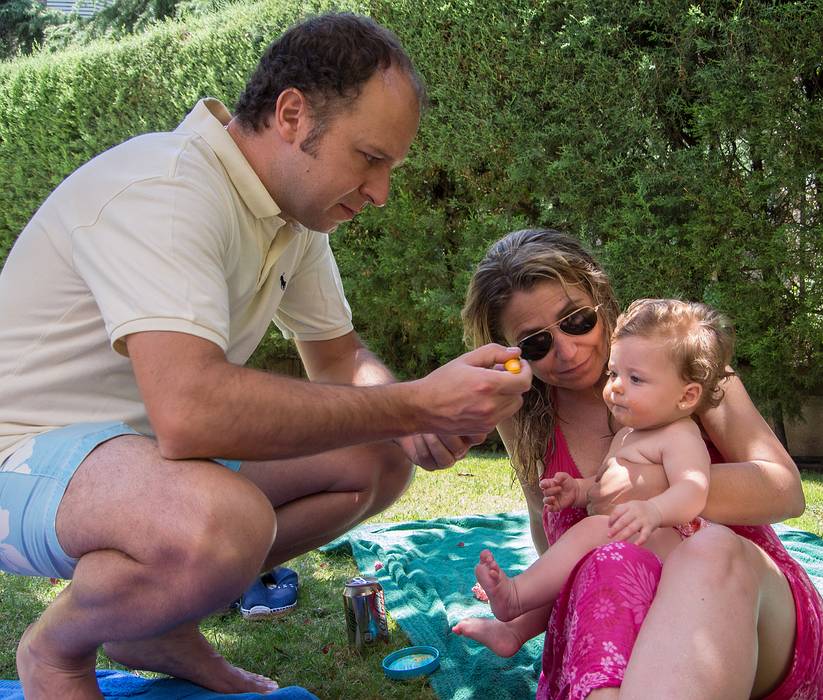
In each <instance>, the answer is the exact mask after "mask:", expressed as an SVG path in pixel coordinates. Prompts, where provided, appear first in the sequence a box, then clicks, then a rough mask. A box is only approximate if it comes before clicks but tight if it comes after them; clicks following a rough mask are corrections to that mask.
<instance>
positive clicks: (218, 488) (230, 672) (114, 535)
mask: <svg viewBox="0 0 823 700" xmlns="http://www.w3.org/2000/svg"><path fill="white" fill-rule="evenodd" d="M274 532H275V519H274V514H273V511H272V508H271V505H270V504H269V503H268V501H267V500H266V499H265V498H264V497H263V495H262V494H261V493H260V492H259V490H258V489H257V488H256V487H254V486H253V485H252V484H251V483H249V482H248V481H247V480H246V479H244V478H243V477H242V476H239V475H237V474H234V473H232V472H231V471H229V470H227V469H226V468H224V467H222V466H220V465H217V464H215V463H213V462H205V461H197V460H189V461H180V462H171V461H168V460H164V459H162V458H161V457H160V455H159V454H158V452H157V449H156V446H155V444H154V443H153V442H152V441H151V440H148V439H146V438H142V437H136V436H122V437H118V438H114V439H112V440H110V441H108V442H106V443H104V444H103V445H100V446H99V447H98V448H97V449H95V450H94V451H93V452H92V453H91V454H90V455H89V456H88V457H87V458H86V460H85V461H84V462H83V464H82V465H81V466H80V468H79V469H78V471H77V473H76V474H75V476H74V478H73V479H72V481H71V483H70V484H69V487H68V489H67V491H66V494H65V496H64V498H63V501H62V503H61V505H60V509H59V511H58V515H57V533H58V537H59V539H60V542H61V544H62V546H63V548H64V549H65V550H66V552H67V553H68V554H69V555H70V556H73V557H77V558H78V559H79V561H78V564H77V568H76V570H75V574H74V577H73V579H72V581H71V583H70V584H69V585H68V586H67V587H66V588H65V589H64V590H63V592H62V593H61V594H60V595H59V596H58V597H57V599H56V600H55V601H54V602H53V603H52V604H51V605H50V606H49V607H48V609H47V610H46V611H45V612H44V613H43V615H42V616H41V618H40V619H39V620H38V621H37V622H36V623H34V624H33V625H32V626H31V627H29V629H28V630H27V631H26V633H25V634H24V636H23V638H22V639H21V642H20V645H19V646H18V652H17V666H18V673H19V675H20V679H21V681H22V684H23V688H24V691H25V693H26V698H27V700H39V699H40V698H49V699H51V698H57V697H59V698H84V699H85V698H99V697H100V693H99V691H98V689H97V684H96V682H95V678H94V662H95V650H96V649H97V647H98V646H99V645H100V644H102V643H104V642H107V644H106V650H107V652H108V653H109V654H110V656H111V657H112V658H113V659H115V660H117V661H123V662H125V663H127V664H128V665H130V666H132V667H135V668H145V669H148V670H158V671H161V672H166V673H169V674H171V675H174V676H177V677H179V678H184V679H188V680H191V681H193V682H195V683H197V684H199V685H202V686H204V687H207V688H210V689H212V690H216V691H219V692H226V693H231V692H267V691H269V690H272V689H273V688H274V687H276V684H274V683H273V682H272V681H270V680H268V679H264V678H262V677H260V676H256V675H254V674H249V673H247V672H246V671H243V670H241V669H237V668H235V667H234V666H231V665H230V664H229V663H228V662H227V661H225V659H223V658H222V657H220V656H219V655H218V654H217V653H216V652H215V651H214V650H213V649H212V648H211V646H210V645H208V643H206V642H205V640H204V639H203V638H202V636H200V634H199V632H198V630H197V620H199V619H200V618H202V617H204V616H205V615H207V614H208V613H209V612H210V611H212V610H214V609H215V608H217V607H219V606H221V605H225V604H226V603H228V602H229V601H230V600H232V599H234V598H235V597H236V596H237V595H238V594H239V593H240V592H241V591H242V590H243V589H244V587H245V586H246V585H248V582H249V581H250V580H251V579H252V578H253V577H254V575H255V574H256V572H257V571H258V570H259V567H260V565H261V563H262V561H263V559H264V557H265V555H266V552H268V550H269V549H270V547H271V542H272V539H273V537H274ZM141 640H151V641H141Z"/></svg>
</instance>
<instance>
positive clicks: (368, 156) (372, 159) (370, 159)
mask: <svg viewBox="0 0 823 700" xmlns="http://www.w3.org/2000/svg"><path fill="white" fill-rule="evenodd" d="M363 157H364V158H365V159H366V162H367V163H374V162H375V161H378V160H380V159H379V158H378V157H377V156H373V155H372V154H371V153H366V152H365V151H363Z"/></svg>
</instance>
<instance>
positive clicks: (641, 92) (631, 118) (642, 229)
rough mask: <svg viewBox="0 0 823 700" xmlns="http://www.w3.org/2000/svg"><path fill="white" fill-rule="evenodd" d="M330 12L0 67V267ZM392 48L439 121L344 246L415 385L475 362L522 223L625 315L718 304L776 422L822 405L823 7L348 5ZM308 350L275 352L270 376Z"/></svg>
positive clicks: (748, 377) (372, 338) (362, 312)
mask: <svg viewBox="0 0 823 700" xmlns="http://www.w3.org/2000/svg"><path fill="white" fill-rule="evenodd" d="M330 7H332V4H330V3H324V2H312V3H306V2H300V1H299V0H281V1H279V2H278V1H277V0H268V1H267V2H262V3H259V4H255V5H248V6H231V7H229V8H227V9H226V10H225V11H224V12H222V13H221V14H219V15H215V16H213V17H210V18H207V19H205V20H202V21H198V22H197V23H193V24H184V23H173V22H168V23H166V24H162V25H160V26H158V27H157V28H156V29H154V30H152V31H150V32H148V33H145V34H142V35H139V36H136V37H134V38H130V39H127V40H125V41H122V42H120V43H117V44H106V43H98V44H94V45H92V46H89V47H87V48H83V49H78V50H74V51H66V52H64V53H61V54H57V55H52V56H38V57H34V58H31V59H21V60H18V61H15V62H12V63H8V64H0V167H2V172H4V173H5V174H6V184H5V185H4V187H3V188H2V190H0V246H2V248H0V260H2V257H3V256H4V254H5V251H6V250H7V249H8V247H9V246H10V245H11V244H12V243H13V241H14V238H15V236H16V235H17V234H18V233H19V231H20V230H21V229H22V227H23V226H24V225H25V222H26V221H27V219H28V218H29V217H30V216H31V214H32V213H33V211H34V210H35V209H36V207H37V206H38V205H39V203H40V202H41V201H42V200H43V199H44V197H45V196H46V195H47V194H48V193H49V192H50V190H51V189H52V188H53V187H54V186H55V185H56V184H57V183H58V182H59V181H60V180H61V179H62V178H63V177H65V175H66V174H68V173H69V172H71V171H72V170H73V169H74V168H75V167H77V166H78V165H80V164H81V163H82V162H84V161H85V160H87V159H88V158H89V157H91V156H93V155H94V154H96V153H98V152H100V151H102V150H104V149H105V148H107V147H109V146H111V145H113V144H115V143H118V142H120V141H122V140H124V139H125V138H128V137H129V136H132V135H134V134H136V133H139V132H144V131H149V130H162V129H169V128H173V127H174V126H175V125H176V124H177V123H178V122H179V121H180V120H181V119H182V117H183V116H184V114H185V113H186V112H187V111H188V109H190V107H191V106H192V105H193V103H194V102H195V101H196V100H197V99H198V98H199V97H201V96H204V95H214V96H216V97H219V98H221V99H223V100H224V101H225V102H226V103H227V104H229V105H231V104H233V102H234V100H235V98H236V96H237V95H238V94H239V91H240V89H241V87H242V85H243V83H244V81H245V78H246V76H247V75H248V73H249V72H250V70H251V69H252V67H253V66H254V64H255V62H256V60H257V58H258V56H259V55H260V53H261V52H262V50H263V47H264V46H265V45H266V44H267V43H268V42H269V41H270V40H271V39H272V38H273V37H274V36H276V35H277V34H278V33H279V32H280V31H281V30H282V29H283V28H285V27H286V26H287V25H289V24H290V23H291V22H293V21H294V20H296V19H297V18H299V17H300V16H302V15H303V14H307V13H312V12H318V11H322V10H324V9H328V8H330ZM333 7H334V8H336V9H347V10H354V11H359V12H364V13H366V14H370V15H371V16H373V17H374V18H375V19H377V20H378V21H380V22H382V23H384V24H386V25H387V26H389V27H391V28H392V29H393V30H394V31H395V32H397V34H398V35H399V36H400V38H401V40H402V41H403V42H404V44H405V46H406V48H407V49H408V51H409V53H410V54H411V55H412V57H413V58H414V59H415V62H416V63H417V66H418V68H419V70H420V71H421V73H422V74H423V75H424V77H425V79H426V81H427V83H428V87H429V91H430V96H431V99H432V106H431V109H430V111H429V113H428V114H427V115H426V117H425V118H424V121H423V124H422V126H421V131H420V135H419V137H418V139H417V141H416V142H415V144H414V146H413V148H412V152H411V154H410V157H409V159H408V162H407V163H406V165H405V166H404V167H403V168H401V169H400V170H399V171H398V173H397V175H396V177H395V180H394V187H393V194H392V199H391V201H390V203H389V205H388V206H387V207H386V208H385V209H383V210H381V211H375V210H370V211H368V212H367V213H365V214H364V215H362V216H361V217H360V218H359V219H358V220H357V221H356V222H355V223H353V224H350V225H348V226H346V227H342V228H341V229H340V230H339V231H337V232H336V233H335V234H334V235H333V237H332V243H333V246H334V248H335V252H336V255H337V257H338V262H339V264H340V267H341V271H342V274H343V277H344V281H345V285H346V289H347V293H348V295H349V298H350V300H351V302H352V307H353V309H354V312H355V323H356V327H357V328H358V329H359V330H360V332H361V335H363V337H364V338H365V339H366V341H367V342H368V343H369V345H370V346H371V347H372V348H373V349H374V350H375V351H376V352H377V353H378V354H379V355H380V356H381V357H383V358H384V359H386V361H387V363H388V364H389V365H390V366H391V367H392V368H393V369H394V370H395V371H396V372H397V373H398V375H400V376H401V377H409V376H418V375H421V374H423V373H425V372H426V371H428V370H430V369H432V368H433V367H434V366H436V365H437V364H439V363H442V362H443V361H445V360H447V359H449V358H450V357H452V356H454V355H456V354H458V353H459V352H461V351H462V349H463V346H462V341H461V333H460V322H459V309H460V306H461V304H462V300H463V295H464V292H465V288H466V283H467V281H468V278H469V276H470V274H471V271H472V269H473V267H474V265H475V264H476V262H477V260H478V259H479V258H480V256H481V255H482V253H483V251H484V250H485V248H486V247H487V245H488V244H489V243H490V242H491V241H492V240H494V239H496V238H498V237H499V236H500V235H502V234H503V233H505V232H507V231H509V230H512V229H513V228H520V227H524V226H531V225H545V226H551V227H555V228H562V229H566V230H569V231H571V232H573V233H575V234H576V235H578V236H580V237H581V238H582V239H583V240H585V241H586V242H587V243H588V244H589V245H591V246H592V247H593V248H594V249H595V250H596V252H597V254H598V255H599V256H600V258H601V260H603V262H604V263H605V265H606V266H607V268H608V269H609V271H610V273H611V275H612V278H613V280H614V283H615V286H616V289H617V291H618V294H619V295H620V297H621V299H622V300H623V302H625V303H628V302H629V301H631V300H632V299H634V298H636V297H640V296H680V297H684V298H690V299H699V300H704V301H707V302H709V303H711V304H714V305H715V306H717V307H719V308H720V309H722V310H723V311H725V312H726V313H728V314H729V315H730V316H731V317H732V318H733V319H734V321H735V324H736V326H737V329H738V348H737V360H736V362H737V366H738V368H739V369H740V370H741V372H742V374H743V375H744V380H745V381H746V383H747V385H748V386H749V388H750V390H751V391H752V393H753V395H754V396H755V398H756V400H757V401H758V402H759V404H760V406H761V408H762V409H764V410H765V412H766V413H767V414H768V415H770V416H771V417H773V418H777V419H778V424H779V422H780V421H779V419H780V417H781V414H782V412H786V413H787V415H796V414H797V412H798V410H799V409H800V407H801V404H802V400H803V397H804V396H806V395H808V394H809V393H812V392H816V391H820V390H821V389H823V362H821V359H822V358H821V355H822V354H823V322H822V321H821V319H823V316H822V315H821V314H823V286H821V275H820V272H821V260H823V227H822V226H821V218H820V207H821V191H820V181H819V178H820V166H821V162H823V158H822V157H821V156H822V155H823V99H821V96H822V95H823V69H822V68H821V54H820V27H823V0H809V1H807V2H764V1H758V2H748V3H740V2H720V1H715V2H704V3H700V4H699V5H698V4H689V3H686V2H676V1H673V0H647V1H646V2H637V1H636V0H631V1H629V0H613V1H612V2H609V3H599V2H587V1H585V0H568V1H566V2H560V1H554V2H548V1H543V2H539V1H538V0H509V1H508V2H506V3H500V2H499V0H496V1H494V2H492V1H491V0H448V1H445V2H444V1H443V0H437V1H432V0H413V1H412V0H372V1H371V2H362V3H352V2H349V3H345V2H343V3H341V2H338V3H335V4H334V5H333ZM288 352H293V351H290V350H289V349H288V348H286V347H285V345H284V343H283V342H282V341H281V340H279V339H278V338H277V337H275V336H272V337H271V338H269V339H267V342H266V343H265V344H264V347H263V349H262V350H261V352H260V353H259V354H258V356H257V362H258V364H266V363H267V362H269V361H270V360H271V359H272V358H275V357H277V356H279V355H283V354H284V353H288Z"/></svg>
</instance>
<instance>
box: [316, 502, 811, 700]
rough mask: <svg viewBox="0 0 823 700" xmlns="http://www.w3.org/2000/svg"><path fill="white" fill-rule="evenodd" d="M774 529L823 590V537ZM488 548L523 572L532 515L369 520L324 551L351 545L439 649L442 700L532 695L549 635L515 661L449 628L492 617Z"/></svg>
mask: <svg viewBox="0 0 823 700" xmlns="http://www.w3.org/2000/svg"><path fill="white" fill-rule="evenodd" d="M775 529H776V531H777V534H778V536H779V537H780V539H781V540H782V541H783V543H784V544H785V545H786V548H787V549H788V550H789V552H790V553H791V555H792V556H793V557H794V558H795V559H797V560H798V561H799V562H800V563H801V564H802V565H803V566H804V567H805V569H806V571H807V572H808V573H809V575H810V577H811V578H812V580H813V582H814V583H815V585H816V586H817V588H818V590H820V591H821V592H823V540H821V539H820V538H819V537H816V536H815V535H812V534H810V533H808V532H803V531H801V530H794V529H792V528H788V527H786V526H783V525H777V526H776V527H775ZM486 548H488V549H491V550H492V551H493V552H494V555H495V558H496V559H497V560H498V561H499V562H500V565H501V567H503V569H505V570H506V571H507V572H508V573H509V574H515V573H519V572H520V571H522V570H523V569H525V568H526V567H527V566H528V565H529V564H530V563H531V562H532V561H533V560H534V559H535V557H536V554H535V551H534V545H533V544H532V541H531V536H530V534H529V523H528V516H527V514H526V512H525V511H523V512H513V513H501V514H498V515H474V516H473V515H467V516H459V517H454V518H438V519H435V520H418V521H412V522H406V523H383V524H369V525H364V526H361V527H359V528H357V529H356V530H353V531H352V532H350V533H348V534H347V535H344V536H343V537H341V538H339V539H337V540H335V541H334V542H331V543H330V544H328V545H326V546H325V547H323V548H322V549H323V550H325V551H334V550H340V549H343V550H351V552H352V553H353V555H354V558H355V561H356V562H357V566H358V567H359V569H360V571H361V572H363V573H364V574H366V575H372V576H376V577H377V579H378V580H379V582H380V583H381V585H382V586H383V589H384V592H385V596H386V607H387V608H388V610H389V613H390V614H391V616H392V617H393V618H394V619H395V620H396V621H397V623H398V624H399V625H400V627H401V628H402V629H403V631H404V632H405V633H406V634H407V635H408V636H409V639H411V641H412V643H413V644H426V645H431V646H433V647H436V648H437V649H438V650H439V651H440V655H441V656H440V658H441V664H440V669H438V670H437V671H435V672H434V673H433V674H432V675H431V676H430V677H429V680H430V682H431V685H432V688H433V689H434V691H435V692H436V693H437V695H438V697H439V698H442V700H469V699H472V700H478V699H479V698H483V700H496V699H500V700H509V699H511V700H522V699H523V698H530V697H534V694H535V691H536V690H537V679H538V677H539V675H540V664H541V655H542V648H543V635H540V636H539V637H537V638H535V639H533V640H531V641H530V642H528V643H527V644H526V645H525V646H524V647H523V648H522V649H521V650H520V651H519V652H518V653H517V654H516V655H515V656H513V657H512V658H511V659H501V658H499V657H497V656H495V655H494V654H493V653H492V652H491V651H489V650H488V649H486V648H485V647H484V646H482V645H480V644H477V643H475V642H473V641H471V640H466V639H464V638H462V637H459V636H457V635H455V634H452V633H451V627H452V626H453V625H454V624H455V623H456V622H457V621H458V620H461V619H462V618H464V617H469V616H488V615H490V614H491V612H490V610H489V606H488V604H487V603H482V602H480V601H478V600H476V599H475V598H474V597H473V595H472V590H471V589H472V586H473V585H474V584H475V582H476V579H475V576H474V566H475V564H476V563H477V560H478V558H479V555H480V552H481V550H483V549H486ZM378 564H379V565H380V566H377V565H378Z"/></svg>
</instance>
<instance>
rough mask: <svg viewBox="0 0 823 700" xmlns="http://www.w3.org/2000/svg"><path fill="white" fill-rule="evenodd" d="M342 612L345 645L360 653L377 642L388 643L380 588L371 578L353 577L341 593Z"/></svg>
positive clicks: (383, 602)
mask: <svg viewBox="0 0 823 700" xmlns="http://www.w3.org/2000/svg"><path fill="white" fill-rule="evenodd" d="M343 611H344V613H345V615H346V631H347V632H348V635H349V644H351V645H352V646H354V647H357V649H358V650H360V649H362V648H363V646H364V645H366V644H372V643H373V642H376V641H377V640H378V639H382V640H383V641H385V642H388V641H389V625H388V621H387V620H386V601H385V598H384V596H383V586H381V585H380V584H379V583H378V582H377V579H376V578H373V577H371V576H355V577H354V578H353V579H349V580H348V581H346V586H345V588H344V589H343Z"/></svg>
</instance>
